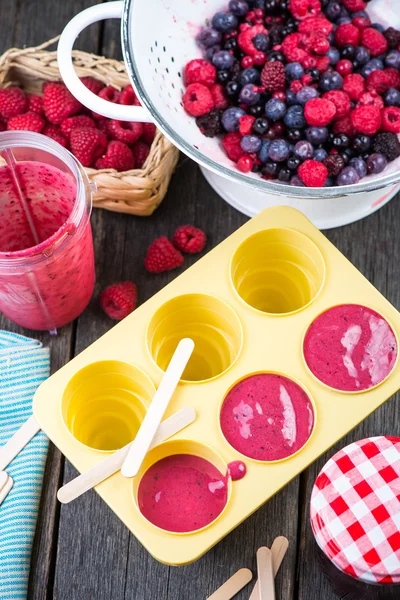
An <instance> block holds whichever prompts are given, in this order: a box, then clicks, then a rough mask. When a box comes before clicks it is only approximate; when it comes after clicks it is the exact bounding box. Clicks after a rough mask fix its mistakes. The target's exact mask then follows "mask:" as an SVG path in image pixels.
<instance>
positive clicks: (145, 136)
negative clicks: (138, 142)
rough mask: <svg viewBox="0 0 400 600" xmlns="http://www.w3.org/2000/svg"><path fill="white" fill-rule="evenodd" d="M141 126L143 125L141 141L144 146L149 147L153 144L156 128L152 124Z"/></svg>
mask: <svg viewBox="0 0 400 600" xmlns="http://www.w3.org/2000/svg"><path fill="white" fill-rule="evenodd" d="M142 125H143V133H142V140H143V141H144V142H146V144H148V145H149V146H151V145H152V143H153V140H154V138H155V136H156V132H157V127H156V126H155V125H154V123H142Z"/></svg>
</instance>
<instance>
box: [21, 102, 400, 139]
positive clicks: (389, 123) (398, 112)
mask: <svg viewBox="0 0 400 600" xmlns="http://www.w3.org/2000/svg"><path fill="white" fill-rule="evenodd" d="M15 118H17V117H15ZM382 131H391V132H393V133H400V108H397V106H387V107H386V108H384V109H383V111H382Z"/></svg>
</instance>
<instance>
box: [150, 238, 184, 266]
mask: <svg viewBox="0 0 400 600" xmlns="http://www.w3.org/2000/svg"><path fill="white" fill-rule="evenodd" d="M182 264H183V256H182V254H181V253H180V252H179V250H177V249H176V248H175V247H174V246H173V245H172V244H171V242H170V241H169V239H168V238H167V237H165V236H161V237H159V238H157V239H156V240H154V242H153V243H152V244H151V246H150V247H149V249H148V250H147V254H146V258H145V259H144V266H145V267H146V269H147V271H149V272H150V273H162V272H163V271H171V270H172V269H176V268H177V267H180V266H181V265H182Z"/></svg>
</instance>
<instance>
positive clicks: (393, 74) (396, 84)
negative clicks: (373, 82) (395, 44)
mask: <svg viewBox="0 0 400 600" xmlns="http://www.w3.org/2000/svg"><path fill="white" fill-rule="evenodd" d="M373 72H374V71H373ZM383 72H384V73H385V74H386V76H387V77H388V81H389V87H392V88H395V89H396V90H398V89H399V88H400V73H399V71H398V70H397V69H394V68H393V67H388V68H387V69H384V70H383Z"/></svg>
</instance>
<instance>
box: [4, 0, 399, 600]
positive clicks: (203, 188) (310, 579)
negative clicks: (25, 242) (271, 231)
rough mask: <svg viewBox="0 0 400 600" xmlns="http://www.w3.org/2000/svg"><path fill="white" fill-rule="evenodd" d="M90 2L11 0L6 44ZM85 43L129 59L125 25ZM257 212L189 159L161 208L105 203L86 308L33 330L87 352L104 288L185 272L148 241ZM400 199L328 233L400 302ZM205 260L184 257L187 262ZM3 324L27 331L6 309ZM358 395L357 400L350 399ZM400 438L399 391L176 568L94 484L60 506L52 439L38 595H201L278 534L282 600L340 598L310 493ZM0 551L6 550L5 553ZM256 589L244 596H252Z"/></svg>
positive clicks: (198, 598)
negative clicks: (326, 476)
mask: <svg viewBox="0 0 400 600" xmlns="http://www.w3.org/2000/svg"><path fill="white" fill-rule="evenodd" d="M92 3H93V2H92V0H64V1H61V0H40V2H39V1H38V0H1V2H0V8H1V19H0V50H1V52H3V51H4V50H6V49H7V48H10V47H11V46H13V47H22V46H24V45H25V46H33V45H37V44H39V43H41V42H43V41H45V40H47V39H50V38H51V37H53V36H55V35H57V34H58V33H59V32H60V31H61V30H62V28H63V26H64V25H65V24H66V23H67V22H68V20H69V19H71V18H72V17H73V16H74V15H75V14H76V13H77V12H79V11H80V10H82V9H84V8H85V7H87V6H90V5H91V4H92ZM78 47H79V48H80V49H83V50H87V51H92V52H95V53H97V54H104V55H105V56H108V57H116V58H120V41H119V23H117V22H108V23H105V24H102V25H99V26H92V27H91V28H90V29H88V30H87V31H85V32H84V33H83V34H82V35H81V37H80V40H79V44H78ZM246 220H247V218H246V217H245V216H244V215H242V214H240V213H239V212H237V211H236V210H234V209H232V208H230V207H229V206H228V205H227V204H226V203H225V202H224V201H223V200H221V199H220V198H219V197H218V196H217V195H216V194H215V192H214V191H213V190H212V189H211V188H210V187H209V186H208V184H207V183H206V182H205V180H204V179H203V177H202V175H201V173H200V172H199V169H198V168H197V166H196V165H195V164H194V163H193V162H192V161H190V160H189V159H184V160H183V161H182V162H181V164H180V166H179V168H178V170H177V171H176V173H175V175H174V178H173V180H172V183H171V186H170V189H169V192H168V195H167V197H166V198H165V200H164V202H163V204H162V206H161V207H160V208H159V209H158V211H157V212H156V213H155V214H154V215H153V216H152V217H150V218H144V219H143V218H136V217H130V216H123V215H118V214H114V213H110V212H105V211H100V210H96V211H95V212H94V214H93V216H92V225H93V232H94V240H95V248H96V271H97V285H96V290H95V294H94V297H93V300H92V302H91V304H90V306H89V308H88V309H87V310H86V311H85V312H84V314H83V315H82V316H81V317H80V318H79V319H78V320H77V321H76V322H75V323H73V324H71V325H69V326H67V327H64V328H63V329H62V330H61V331H60V332H59V334H58V336H57V337H54V338H52V337H50V336H49V335H48V334H47V333H46V334H43V335H40V334H32V335H34V336H35V337H37V338H40V339H42V341H43V343H44V344H46V345H48V346H50V348H51V357H52V370H53V371H56V370H57V369H59V368H60V367H61V366H62V365H64V364H65V363H66V362H68V361H69V360H70V359H71V358H72V357H73V356H74V355H76V354H78V353H79V352H81V351H82V350H83V349H84V348H86V347H87V346H88V345H89V344H91V343H92V342H94V341H95V340H96V339H97V338H98V337H99V336H100V335H102V334H103V333H105V332H106V331H107V330H108V329H109V328H110V327H111V326H112V322H111V321H110V320H109V319H108V318H107V317H106V316H105V315H104V314H103V313H102V311H101V310H100V309H99V306H98V297H99V294H100V292H101V290H102V289H103V288H104V287H105V286H106V285H109V284H111V283H113V282H115V281H118V280H127V279H130V280H133V281H134V282H136V284H137V286H138V288H139V293H140V301H141V302H144V301H145V300H146V299H147V298H149V297H150V296H152V295H153V294H154V293H155V292H157V291H158V290H159V289H160V288H162V287H163V286H164V285H166V284H167V283H168V282H169V281H170V280H171V279H172V278H174V277H175V276H176V275H177V274H178V273H179V271H174V272H173V273H167V274H161V275H157V276H152V275H150V274H148V273H146V271H145V270H144V267H143V258H144V255H145V251H146V248H147V246H148V245H149V244H150V242H151V241H152V240H153V239H154V238H155V237H157V236H159V235H170V234H171V233H172V232H173V231H174V229H175V228H176V227H177V226H178V225H181V224H183V223H193V224H196V225H197V226H199V227H201V228H202V229H204V230H205V231H206V232H207V234H208V237H209V244H208V248H211V247H212V246H215V245H216V244H218V243H219V242H220V241H222V240H223V239H224V238H225V237H226V236H228V235H229V234H230V233H232V232H233V231H235V230H236V229H237V228H238V227H240V226H241V225H242V224H243V223H245V221H246ZM399 223H400V203H399V200H398V199H395V200H393V201H392V202H390V203H389V204H388V205H387V206H385V207H384V208H383V209H382V210H380V211H379V212H378V213H375V214H374V215H372V216H370V217H369V218H367V219H364V220H363V221H360V222H358V223H355V224H353V225H348V226H347V227H343V228H341V229H336V230H331V231H329V232H328V233H327V236H328V237H329V239H330V240H331V241H332V242H333V243H334V244H335V245H336V246H337V247H338V248H339V249H340V250H341V251H342V252H343V253H344V254H345V255H346V256H347V257H348V258H349V259H350V260H351V261H352V262H353V263H354V264H355V265H356V266H357V267H358V268H359V269H360V271H361V272H362V273H363V274H364V275H366V277H368V278H369V279H370V281H372V283H373V284H374V285H375V286H376V287H377V288H378V289H379V290H380V291H381V292H382V293H383V294H385V295H386V297H387V298H388V299H389V300H390V301H391V302H392V303H393V304H394V305H395V306H396V307H400V278H399V264H398V260H399V257H400V235H399ZM194 260H196V258H193V260H192V259H188V260H186V261H185V268H187V267H188V266H189V265H190V264H191V263H192V262H193V261H194ZM0 328H4V329H7V330H12V331H19V332H21V333H25V334H28V335H30V334H31V332H26V331H24V330H20V329H19V328H18V327H17V326H15V325H14V324H13V323H10V322H9V321H8V320H7V319H5V318H4V317H1V318H0ZM349 402H351V397H349ZM380 434H390V435H400V413H399V405H398V402H397V401H396V398H392V399H391V400H389V401H388V402H387V403H386V404H385V405H384V406H383V407H382V408H381V409H379V410H378V411H377V412H376V413H375V414H373V415H372V416H371V417H370V418H369V419H367V420H366V421H365V422H364V423H363V424H362V425H361V426H360V427H358V428H357V429H356V430H354V431H353V432H352V433H351V434H350V435H349V436H347V438H346V439H345V440H343V441H342V442H340V443H339V444H338V445H337V446H336V447H335V448H332V449H331V450H330V451H329V452H328V453H327V455H325V456H323V457H321V458H320V459H319V461H317V462H316V463H315V464H314V465H312V466H311V467H310V468H309V469H308V470H307V471H305V472H304V473H303V474H302V475H301V476H299V477H297V478H296V479H295V480H294V481H292V482H291V483H290V485H288V486H287V487H286V488H285V489H284V490H283V491H281V492H280V493H279V494H278V495H277V496H276V497H274V498H273V499H272V500H271V501H270V502H268V503H267V504H266V505H265V506H264V507H262V508H261V509H260V510H259V511H257V512H256V513H255V514H254V515H253V516H252V517H250V518H249V519H247V521H245V522H244V523H243V524H242V525H241V526H239V527H238V528H237V529H236V530H234V531H233V532H232V533H231V534H230V535H228V536H227V537H226V538H225V539H224V540H223V541H222V542H220V543H219V544H218V545H217V546H216V547H215V548H214V549H212V550H211V551H210V552H208V554H206V556H204V557H203V558H202V559H200V560H198V561H197V562H196V563H194V564H192V565H190V566H187V567H180V568H176V567H167V566H165V565H161V564H159V563H157V562H156V561H155V560H153V559H152V558H151V557H150V556H149V554H148V553H147V552H146V551H145V550H144V549H143V548H142V547H141V546H140V544H139V543H138V542H137V541H136V539H135V538H134V537H133V535H131V534H130V533H129V531H128V529H126V527H125V526H124V525H123V524H122V523H121V521H119V519H118V518H117V517H116V516H115V515H114V514H113V513H112V512H111V510H110V509H109V508H108V507H107V506H106V505H105V504H104V502H103V501H102V500H101V499H100V498H99V497H98V496H97V494H96V493H95V492H93V491H91V492H89V493H87V494H85V495H84V496H83V497H81V498H80V499H78V500H77V501H75V502H74V503H72V504H71V505H66V506H60V504H59V503H58V502H57V500H56V491H57V489H58V488H59V487H60V485H62V484H63V483H66V482H67V481H69V480H70V479H71V478H72V477H73V476H75V474H76V473H75V471H74V469H73V468H72V467H71V465H70V464H69V463H68V462H67V461H65V460H64V458H63V457H62V456H61V454H60V452H59V451H58V450H57V449H56V448H54V447H53V446H51V448H50V451H49V456H48V461H47V468H46V474H45V482H44V488H43V494H42V501H41V506H40V514H39V520H38V526H37V532H36V538H35V542H34V550H33V556H32V568H31V576H30V585H29V596H28V597H29V599H30V600H39V599H40V600H44V599H46V600H47V599H50V598H54V599H57V600H134V599H135V600H167V599H168V600H203V599H205V598H206V597H207V596H208V595H210V594H211V593H212V592H213V591H214V590H215V589H216V588H217V587H218V586H220V585H221V584H222V583H223V582H224V580H225V579H227V578H228V577H229V576H230V575H232V574H233V573H234V572H235V571H236V570H237V569H239V568H240V567H249V568H250V569H252V570H253V572H254V573H255V572H256V554H255V553H256V550H257V548H258V547H259V546H262V545H270V544H271V543H272V541H273V539H274V538H275V537H276V536H278V535H285V536H287V537H288V538H289V542H290V548H289V552H288V555H287V557H286V558H285V561H284V563H283V565H282V568H281V571H280V573H279V575H278V578H277V600H333V599H334V598H335V597H334V595H333V593H332V592H331V591H330V589H329V586H328V584H327V582H326V581H325V579H324V577H323V575H322V574H321V573H320V571H319V568H318V564H317V561H316V556H315V547H314V546H315V545H314V542H313V538H312V534H311V530H310V526H309V522H308V509H309V497H310V491H311V488H312V485H313V482H314V480H315V478H316V475H317V473H318V471H319V469H320V468H321V467H322V465H323V464H324V462H325V461H326V460H327V458H329V457H330V456H332V454H333V453H334V451H336V450H337V449H338V448H339V447H341V446H343V445H344V444H345V443H348V442H350V441H353V440H355V439H360V438H362V437H365V436H368V435H380ZM0 560H1V558H0ZM250 590H251V587H250V586H248V587H247V588H246V589H245V590H244V591H243V592H242V593H241V594H239V595H238V596H237V598H238V599H239V600H241V599H245V598H248V597H249V594H250Z"/></svg>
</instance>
